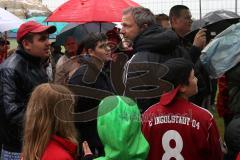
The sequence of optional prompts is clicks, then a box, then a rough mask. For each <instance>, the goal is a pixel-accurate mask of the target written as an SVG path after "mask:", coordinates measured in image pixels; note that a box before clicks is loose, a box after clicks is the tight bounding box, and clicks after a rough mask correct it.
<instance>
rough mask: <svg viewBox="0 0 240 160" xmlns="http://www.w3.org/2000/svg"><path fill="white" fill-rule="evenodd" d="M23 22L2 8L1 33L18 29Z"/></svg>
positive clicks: (0, 10)
mask: <svg viewBox="0 0 240 160" xmlns="http://www.w3.org/2000/svg"><path fill="white" fill-rule="evenodd" d="M23 22H24V21H22V20H21V19H20V18H18V17H16V16H15V15H13V14H12V13H10V12H8V11H6V10H4V9H2V8H0V32H5V31H8V30H11V29H15V28H18V27H19V26H20V25H21V24H22V23H23Z"/></svg>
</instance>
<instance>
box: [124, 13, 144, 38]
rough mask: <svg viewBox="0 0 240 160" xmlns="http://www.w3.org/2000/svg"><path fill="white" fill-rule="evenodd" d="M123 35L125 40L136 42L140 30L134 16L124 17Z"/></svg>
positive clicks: (126, 15) (127, 15)
mask: <svg viewBox="0 0 240 160" xmlns="http://www.w3.org/2000/svg"><path fill="white" fill-rule="evenodd" d="M121 33H122V34H123V37H124V38H125V39H129V40H132V41H133V40H134V39H135V38H136V37H137V35H138V34H139V33H140V28H139V27H138V25H137V23H136V22H135V20H134V18H133V16H132V14H130V13H129V14H125V15H123V16H122V29H121Z"/></svg>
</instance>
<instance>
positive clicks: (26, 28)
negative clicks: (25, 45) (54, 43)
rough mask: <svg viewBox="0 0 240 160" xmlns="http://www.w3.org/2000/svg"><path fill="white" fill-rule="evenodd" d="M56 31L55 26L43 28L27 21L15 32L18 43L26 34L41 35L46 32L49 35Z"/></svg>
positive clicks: (38, 24)
mask: <svg viewBox="0 0 240 160" xmlns="http://www.w3.org/2000/svg"><path fill="white" fill-rule="evenodd" d="M56 30H57V28H56V27H55V26H44V25H42V24H40V23H37V22H35V21H28V22H26V23H23V24H22V25H21V26H20V27H19V29H18V31H17V41H18V42H20V41H21V40H22V38H23V37H24V36H25V35H27V34H28V33H41V32H45V31H47V32H48V33H49V34H51V33H54V32H55V31H56Z"/></svg>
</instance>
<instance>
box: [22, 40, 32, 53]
mask: <svg viewBox="0 0 240 160" xmlns="http://www.w3.org/2000/svg"><path fill="white" fill-rule="evenodd" d="M30 44H31V42H29V41H28V40H25V39H24V40H23V41H22V45H23V48H24V49H26V50H28V49H30Z"/></svg>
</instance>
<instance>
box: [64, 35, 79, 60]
mask: <svg viewBox="0 0 240 160" xmlns="http://www.w3.org/2000/svg"><path fill="white" fill-rule="evenodd" d="M64 48H65V50H66V52H67V53H68V54H70V55H71V56H75V55H76V54H77V50H78V44H77V41H76V39H75V38H73V37H68V38H67V40H66V42H65V43H64Z"/></svg>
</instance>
